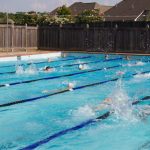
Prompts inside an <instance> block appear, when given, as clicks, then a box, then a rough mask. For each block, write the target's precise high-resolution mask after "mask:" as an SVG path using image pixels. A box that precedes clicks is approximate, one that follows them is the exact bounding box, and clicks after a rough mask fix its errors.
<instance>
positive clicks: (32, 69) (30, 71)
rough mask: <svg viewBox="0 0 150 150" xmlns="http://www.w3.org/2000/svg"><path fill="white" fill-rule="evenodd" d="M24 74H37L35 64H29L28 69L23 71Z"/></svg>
mask: <svg viewBox="0 0 150 150" xmlns="http://www.w3.org/2000/svg"><path fill="white" fill-rule="evenodd" d="M24 73H25V74H31V75H33V74H37V73H38V70H37V68H36V65H35V64H30V65H29V67H28V68H27V69H26V70H25V71H24Z"/></svg>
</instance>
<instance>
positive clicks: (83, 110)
mask: <svg viewBox="0 0 150 150" xmlns="http://www.w3.org/2000/svg"><path fill="white" fill-rule="evenodd" d="M70 114H71V115H72V117H73V119H74V120H75V121H81V120H82V121H83V120H87V119H91V118H95V117H96V114H95V112H94V111H93V109H92V108H91V107H90V106H89V105H85V106H82V107H79V108H78V109H76V110H71V111H70Z"/></svg>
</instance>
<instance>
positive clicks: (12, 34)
mask: <svg viewBox="0 0 150 150" xmlns="http://www.w3.org/2000/svg"><path fill="white" fill-rule="evenodd" d="M11 30H12V32H11V36H12V37H11V51H12V52H13V51H14V23H12V26H11Z"/></svg>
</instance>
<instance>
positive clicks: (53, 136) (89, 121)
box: [20, 96, 150, 150]
mask: <svg viewBox="0 0 150 150" xmlns="http://www.w3.org/2000/svg"><path fill="white" fill-rule="evenodd" d="M148 99H150V96H145V97H144V98H142V99H140V100H138V101H137V103H134V102H133V103H132V105H135V104H138V103H140V102H141V101H143V100H148ZM110 115H111V113H110V112H109V111H108V112H106V113H104V114H103V115H101V116H99V117H97V118H94V119H90V120H87V121H85V122H82V123H80V124H78V125H76V126H74V127H71V128H68V129H65V130H62V131H59V132H57V133H54V134H52V135H50V136H49V137H47V138H45V139H42V140H40V141H38V142H35V143H33V144H31V145H29V146H26V147H24V148H21V149H20V150H32V149H35V148H37V147H39V146H41V145H43V144H46V143H48V142H50V141H52V140H54V139H56V138H59V137H61V136H63V135H66V134H68V133H72V132H74V131H76V130H79V129H82V128H84V127H86V126H88V125H90V124H92V123H97V122H100V121H102V120H105V119H107V118H108V117H109V116H110Z"/></svg>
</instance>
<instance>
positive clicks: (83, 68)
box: [79, 64, 87, 70]
mask: <svg viewBox="0 0 150 150" xmlns="http://www.w3.org/2000/svg"><path fill="white" fill-rule="evenodd" d="M86 68H87V66H86V65H85V64H80V65H79V70H85V69H86Z"/></svg>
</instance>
